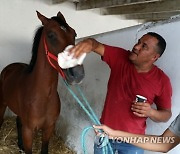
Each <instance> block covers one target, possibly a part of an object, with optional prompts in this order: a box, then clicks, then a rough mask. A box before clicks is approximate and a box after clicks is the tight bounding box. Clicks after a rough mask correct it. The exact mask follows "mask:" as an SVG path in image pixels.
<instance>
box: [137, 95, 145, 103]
mask: <svg viewBox="0 0 180 154" xmlns="http://www.w3.org/2000/svg"><path fill="white" fill-rule="evenodd" d="M146 101H147V98H146V97H144V96H141V95H136V102H146Z"/></svg>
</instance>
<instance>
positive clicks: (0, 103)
mask: <svg viewBox="0 0 180 154" xmlns="http://www.w3.org/2000/svg"><path fill="white" fill-rule="evenodd" d="M3 103H4V102H3V92H2V82H1V81H0V127H1V125H2V123H3V120H4V113H5V111H6V107H7V106H6V105H4V104H3Z"/></svg>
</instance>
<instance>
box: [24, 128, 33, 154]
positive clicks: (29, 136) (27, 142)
mask: <svg viewBox="0 0 180 154" xmlns="http://www.w3.org/2000/svg"><path fill="white" fill-rule="evenodd" d="M22 139H23V146H24V151H25V153H26V154H32V142H33V130H31V129H29V128H27V127H24V126H23V125H22Z"/></svg>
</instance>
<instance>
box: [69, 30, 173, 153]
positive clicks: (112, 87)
mask: <svg viewBox="0 0 180 154" xmlns="http://www.w3.org/2000/svg"><path fill="white" fill-rule="evenodd" d="M165 48H166V42H165V40H164V39H163V38H162V37H161V36H160V35H158V34H156V33H153V32H149V33H147V34H145V35H144V36H142V37H141V38H140V39H139V41H138V43H137V44H135V45H134V47H133V49H132V51H131V52H130V51H127V50H125V49H122V48H118V47H112V46H108V45H105V44H102V43H100V42H98V41H96V40H95V39H91V38H89V39H86V40H84V41H82V42H79V43H78V44H77V45H76V46H75V47H73V48H72V49H71V51H70V52H71V53H73V54H74V57H79V56H80V55H82V53H89V52H91V51H94V52H96V53H97V54H99V55H100V56H102V60H103V61H105V62H106V63H107V64H108V65H109V67H110V69H111V73H110V78H109V82H108V88H107V95H106V100H105V105H104V109H103V112H102V117H101V123H102V124H105V125H107V126H109V127H111V128H112V129H118V130H122V131H126V132H130V133H136V134H144V133H145V128H146V119H147V118H150V119H151V120H153V121H156V122H166V121H168V120H169V118H170V117H171V95H172V88H171V84H170V80H169V78H168V77H167V75H166V74H165V73H164V72H163V71H162V70H160V69H159V68H158V67H157V66H155V65H154V62H155V61H156V60H157V59H158V58H159V57H160V56H161V55H162V54H163V52H164V50H165ZM136 95H142V96H144V97H146V98H147V101H146V102H145V103H140V102H135V101H134V100H135V98H136ZM153 103H155V104H156V106H157V109H153V108H151V104H153ZM110 142H111V141H110ZM111 146H112V148H113V151H115V152H118V153H123V152H124V153H126V154H129V153H130V154H135V153H136V154H141V153H143V150H142V149H140V148H138V147H135V146H133V145H131V144H126V143H112V142H111ZM94 153H95V154H100V153H102V149H100V148H98V147H97V145H96V144H95V145H94Z"/></svg>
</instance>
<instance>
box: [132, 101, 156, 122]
mask: <svg viewBox="0 0 180 154" xmlns="http://www.w3.org/2000/svg"><path fill="white" fill-rule="evenodd" d="M131 110H132V111H133V113H134V114H135V115H136V116H138V117H143V118H144V117H150V115H151V111H152V110H153V109H152V108H151V105H150V104H149V103H148V102H145V103H142V102H133V104H132V106H131Z"/></svg>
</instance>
